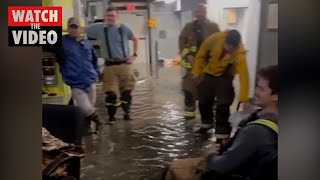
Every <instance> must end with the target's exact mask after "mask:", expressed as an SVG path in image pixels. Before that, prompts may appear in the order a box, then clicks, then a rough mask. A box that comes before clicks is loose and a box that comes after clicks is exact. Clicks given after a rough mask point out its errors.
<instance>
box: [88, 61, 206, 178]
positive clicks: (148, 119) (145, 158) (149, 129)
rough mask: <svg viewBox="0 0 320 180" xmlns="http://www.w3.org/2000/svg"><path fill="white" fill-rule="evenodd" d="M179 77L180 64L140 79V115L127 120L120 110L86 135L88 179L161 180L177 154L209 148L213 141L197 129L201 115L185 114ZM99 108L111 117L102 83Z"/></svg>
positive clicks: (135, 112) (136, 107)
mask: <svg viewBox="0 0 320 180" xmlns="http://www.w3.org/2000/svg"><path fill="white" fill-rule="evenodd" d="M179 77H180V74H179V70H178V69H177V67H163V68H161V69H160V70H159V78H158V79H147V80H144V81H139V82H138V83H137V87H136V89H135V91H134V93H133V94H134V98H133V105H132V118H133V119H134V120H133V121H130V122H128V121H124V120H122V110H119V112H118V113H117V114H118V115H117V121H116V123H115V124H114V125H113V126H107V127H106V128H105V129H104V132H103V133H102V134H100V135H94V136H90V137H86V138H85V146H86V148H87V151H88V153H87V156H86V158H85V159H84V160H83V164H82V179H83V180H113V179H114V180H116V179H119V180H122V179H124V180H131V179H132V180H143V179H144V180H149V179H150V180H151V179H152V180H153V179H154V180H157V179H161V175H162V173H163V171H164V168H165V167H166V166H167V165H168V164H169V163H170V162H171V161H172V160H173V159H175V158H183V157H197V156H200V155H201V154H202V153H203V147H204V145H205V144H207V143H208V141H207V140H205V139H201V138H200V137H198V136H196V135H195V134H194V133H193V126H194V125H195V124H196V123H197V121H199V120H192V121H185V120H184V119H183V117H182V110H183V96H182V93H181V90H180V78H179ZM97 108H98V111H99V112H100V113H101V115H103V116H104V117H107V115H106V113H107V112H106V108H105V107H104V96H103V93H102V92H101V89H99V90H98V99H97ZM197 119H199V115H198V117H197Z"/></svg>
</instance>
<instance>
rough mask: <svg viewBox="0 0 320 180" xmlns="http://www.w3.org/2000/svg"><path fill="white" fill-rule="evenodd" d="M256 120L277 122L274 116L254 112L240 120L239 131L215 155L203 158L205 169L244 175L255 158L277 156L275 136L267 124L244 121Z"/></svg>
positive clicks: (253, 163)
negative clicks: (223, 148) (205, 163)
mask: <svg viewBox="0 0 320 180" xmlns="http://www.w3.org/2000/svg"><path fill="white" fill-rule="evenodd" d="M257 119H268V120H272V121H275V122H277V115H276V114H271V113H264V112H257V113H254V114H253V115H252V116H251V117H250V118H248V119H246V120H244V121H242V122H241V123H240V125H239V126H240V130H239V131H238V132H237V133H236V135H235V136H234V138H233V139H231V141H230V142H229V143H228V144H227V146H226V147H225V148H226V149H225V150H224V152H223V153H222V154H221V155H219V156H214V157H213V156H208V157H207V159H206V160H207V169H208V170H209V171H214V172H216V173H218V174H223V175H230V174H236V175H240V176H245V177H248V176H250V174H251V173H252V170H253V169H254V168H255V167H256V166H257V164H258V163H259V161H261V160H262V159H263V158H264V157H266V156H268V155H270V154H271V155H273V154H274V155H277V151H278V136H277V134H276V133H275V132H273V131H272V130H271V129H269V128H268V127H265V126H263V125H259V124H250V125H247V123H249V122H251V121H254V120H257Z"/></svg>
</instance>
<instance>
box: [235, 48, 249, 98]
mask: <svg viewBox="0 0 320 180" xmlns="http://www.w3.org/2000/svg"><path fill="white" fill-rule="evenodd" d="M236 72H237V73H238V74H239V81H240V94H239V101H240V102H244V103H246V102H248V100H249V72H248V66H247V60H246V53H245V50H244V48H242V50H241V51H240V52H239V53H238V55H237V57H236Z"/></svg>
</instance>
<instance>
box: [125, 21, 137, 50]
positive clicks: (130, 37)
mask: <svg viewBox="0 0 320 180" xmlns="http://www.w3.org/2000/svg"><path fill="white" fill-rule="evenodd" d="M121 28H124V29H125V31H126V32H127V35H128V39H129V40H131V41H133V54H137V52H138V48H139V38H138V36H137V35H135V34H134V33H133V31H132V30H131V28H130V27H128V26H127V25H124V24H123V25H122V27H121Z"/></svg>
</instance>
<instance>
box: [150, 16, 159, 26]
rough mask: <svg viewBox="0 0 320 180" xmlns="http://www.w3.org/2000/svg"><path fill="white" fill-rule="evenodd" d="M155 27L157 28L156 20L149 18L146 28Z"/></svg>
mask: <svg viewBox="0 0 320 180" xmlns="http://www.w3.org/2000/svg"><path fill="white" fill-rule="evenodd" d="M157 26H158V21H157V19H156V18H153V17H151V18H150V19H149V20H148V27H149V28H156V27H157Z"/></svg>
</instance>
